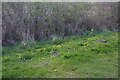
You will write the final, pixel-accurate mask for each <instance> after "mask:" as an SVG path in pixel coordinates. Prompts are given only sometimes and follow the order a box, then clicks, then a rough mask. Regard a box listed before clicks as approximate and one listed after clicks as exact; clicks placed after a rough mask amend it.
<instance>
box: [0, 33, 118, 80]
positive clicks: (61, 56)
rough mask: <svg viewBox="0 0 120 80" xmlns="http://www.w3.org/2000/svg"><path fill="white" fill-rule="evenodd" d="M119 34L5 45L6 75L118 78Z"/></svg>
mask: <svg viewBox="0 0 120 80" xmlns="http://www.w3.org/2000/svg"><path fill="white" fill-rule="evenodd" d="M118 45H119V42H118V34H117V33H113V32H105V33H100V34H96V35H93V36H85V37H82V38H81V37H71V38H67V39H64V40H60V39H59V40H55V41H46V42H37V43H35V44H29V45H26V46H23V45H15V46H6V47H3V56H2V61H3V64H2V68H3V73H2V76H3V77H4V78H29V77H30V78H37V77H45V78H46V77H47V78H51V77H53V78H56V77H57V78H58V77H67V78H69V77H70V78H76V77H79V78H87V77H88V78H98V77H99V78H101V77H102V78H111V77H118Z"/></svg>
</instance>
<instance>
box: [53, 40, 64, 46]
mask: <svg viewBox="0 0 120 80" xmlns="http://www.w3.org/2000/svg"><path fill="white" fill-rule="evenodd" d="M63 43H64V42H63V41H62V40H60V39H58V40H55V41H53V42H52V44H55V45H59V44H63Z"/></svg>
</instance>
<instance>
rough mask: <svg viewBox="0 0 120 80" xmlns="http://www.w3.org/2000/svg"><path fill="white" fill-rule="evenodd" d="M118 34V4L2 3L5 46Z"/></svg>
mask: <svg viewBox="0 0 120 80" xmlns="http://www.w3.org/2000/svg"><path fill="white" fill-rule="evenodd" d="M106 30H110V31H118V3H110V2H109V3H105V2H104V3H33V2H32V3H28V2H27V3H23V2H19V3H15V2H9V3H5V2H4V3H2V44H3V45H8V44H9V45H10V44H12V45H14V44H16V43H18V42H20V43H23V44H24V43H26V42H35V41H44V40H50V39H52V38H53V37H52V35H53V34H54V35H57V36H59V37H60V38H63V39H64V38H65V37H69V36H83V35H89V34H90V32H94V31H97V32H101V31H106Z"/></svg>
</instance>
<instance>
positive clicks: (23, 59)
mask: <svg viewBox="0 0 120 80" xmlns="http://www.w3.org/2000/svg"><path fill="white" fill-rule="evenodd" d="M32 58H33V55H31V54H28V53H27V54H24V55H22V56H21V58H20V59H21V60H22V61H26V60H31V59H32Z"/></svg>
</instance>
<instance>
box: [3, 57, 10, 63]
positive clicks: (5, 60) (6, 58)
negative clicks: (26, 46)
mask: <svg viewBox="0 0 120 80" xmlns="http://www.w3.org/2000/svg"><path fill="white" fill-rule="evenodd" d="M2 61H3V62H8V61H10V58H9V57H7V56H6V57H3V59H2Z"/></svg>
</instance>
